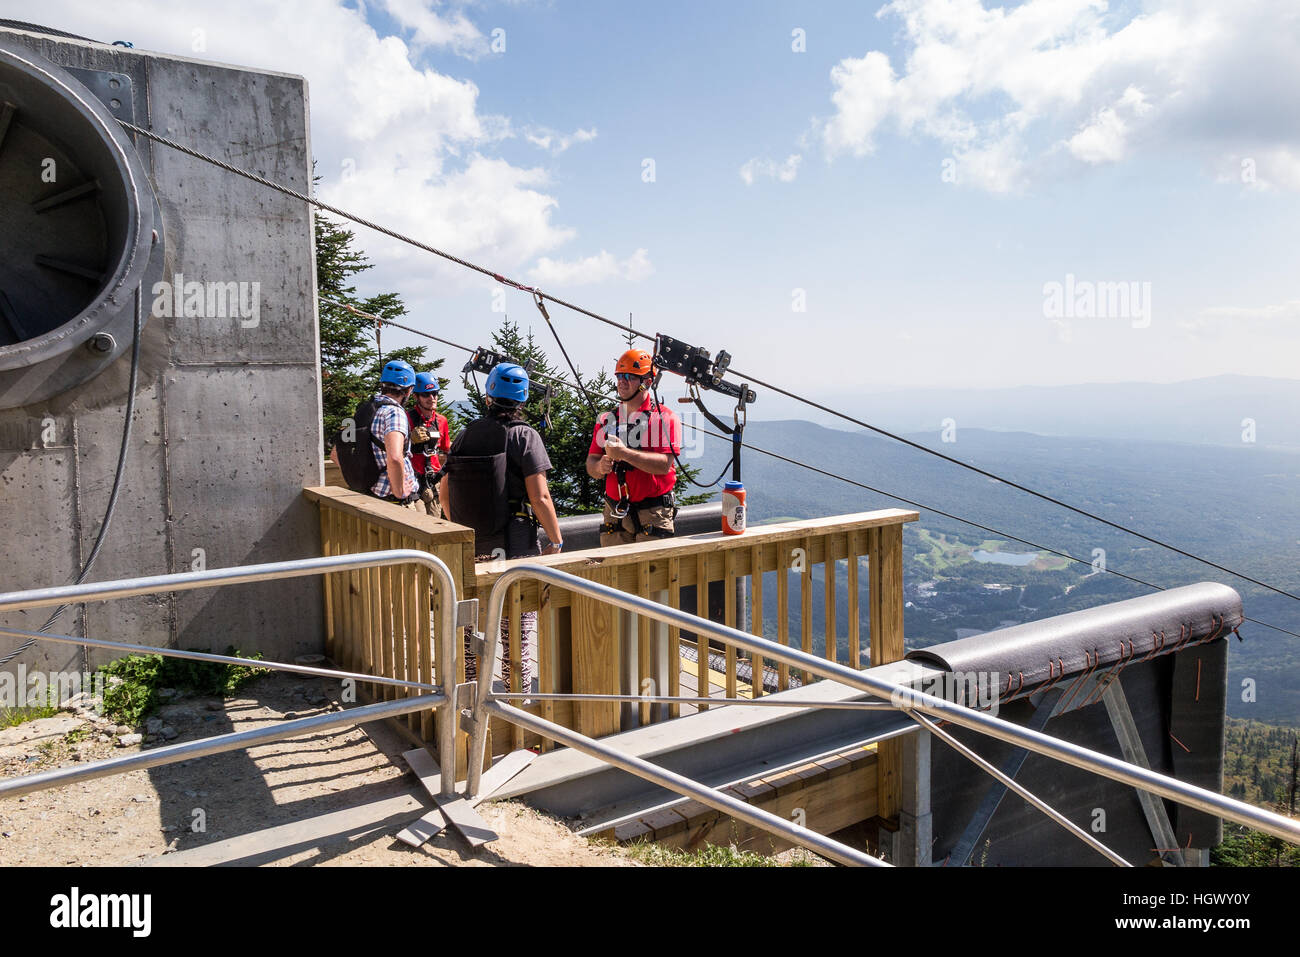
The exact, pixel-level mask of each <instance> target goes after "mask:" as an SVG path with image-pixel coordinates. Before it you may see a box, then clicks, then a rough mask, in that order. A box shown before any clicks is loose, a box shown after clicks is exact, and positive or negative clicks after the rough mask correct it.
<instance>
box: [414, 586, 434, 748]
mask: <svg viewBox="0 0 1300 957" xmlns="http://www.w3.org/2000/svg"><path fill="white" fill-rule="evenodd" d="M415 574H416V585H417V587H416V594H415V608H416V612H417V615H416V622H415V632H414V635H413V640H414V644H415V668H416V676H417V678H418V679H419V681H420V682H421V683H422V684H433V658H434V655H435V654H436V652H435V650H434V645H433V638H434V634H433V573H432V572H431V571H429V570H427V569H424V568H420V569H417V570H416V572H415ZM420 737H421V738H423V739H424V740H425V741H432V740H433V739H434V729H433V709H432V708H430V709H427V710H425V711H422V712H421V713H420Z"/></svg>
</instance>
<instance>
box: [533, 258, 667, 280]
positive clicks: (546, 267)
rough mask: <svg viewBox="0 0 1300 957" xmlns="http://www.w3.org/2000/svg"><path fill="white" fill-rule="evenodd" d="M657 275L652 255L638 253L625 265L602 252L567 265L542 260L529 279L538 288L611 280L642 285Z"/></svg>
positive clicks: (556, 261)
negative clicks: (642, 281) (640, 283)
mask: <svg viewBox="0 0 1300 957" xmlns="http://www.w3.org/2000/svg"><path fill="white" fill-rule="evenodd" d="M654 271H655V269H654V265H653V264H652V263H651V262H650V254H649V253H648V252H647V251H646V250H644V249H638V250H637V251H636V252H634V253H633V254H632V255H631V256H628V257H627V258H626V259H624V260H622V261H619V260H618V259H615V258H614V256H613V254H611V253H608V252H606V251H605V250H603V249H602V250H601V251H600V252H599V253H598V254H597V255H595V256H588V257H587V258H586V259H576V260H570V261H568V262H565V261H563V260H557V259H550V258H548V257H546V256H543V257H542V258H541V259H539V260H538V261H537V265H536V266H535V267H534V268H533V269H532V270H530V272H529V277H530V278H531V279H532V280H533V282H535V283H537V284H538V285H539V286H582V285H587V284H590V283H597V282H605V281H606V280H609V279H624V280H627V281H628V282H640V281H641V280H642V279H645V278H646V277H648V276H650V275H651V274H652V273H653V272H654Z"/></svg>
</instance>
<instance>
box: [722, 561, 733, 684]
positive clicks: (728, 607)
mask: <svg viewBox="0 0 1300 957" xmlns="http://www.w3.org/2000/svg"><path fill="white" fill-rule="evenodd" d="M722 567H723V574H722V582H723V584H722V592H723V596H722V608H723V613H722V621H723V624H725V625H726V626H727V627H729V628H735V627H736V552H735V551H734V550H732V549H728V551H727V553H726V556H725V559H724V561H723V566H722ZM726 656H727V657H726V661H727V663H726V669H727V683H726V689H727V697H728V698H734V697H736V646H735V645H733V644H732V643H731V642H727V644H726Z"/></svg>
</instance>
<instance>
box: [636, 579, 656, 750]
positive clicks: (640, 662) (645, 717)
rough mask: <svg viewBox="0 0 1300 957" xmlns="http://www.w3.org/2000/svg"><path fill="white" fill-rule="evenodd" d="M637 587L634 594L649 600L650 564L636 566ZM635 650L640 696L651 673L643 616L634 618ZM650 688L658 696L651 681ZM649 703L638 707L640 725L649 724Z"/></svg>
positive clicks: (647, 625) (647, 623) (647, 621)
mask: <svg viewBox="0 0 1300 957" xmlns="http://www.w3.org/2000/svg"><path fill="white" fill-rule="evenodd" d="M637 571H638V573H639V574H638V575H637V587H636V594H637V595H639V596H640V597H642V598H645V599H647V600H648V599H649V598H650V563H649V562H642V563H641V564H640V565H638V566H637ZM636 650H637V673H636V689H637V690H636V693H637V694H641V693H642V692H643V690H644V689H645V687H646V684H645V680H646V679H647V678H649V677H650V673H651V655H650V619H649V618H648V617H646V616H645V615H637V616H636ZM650 687H651V688H652V689H653V691H652V694H653V695H659V694H661V692H660V691H659V688H658V687H657V685H655V683H654V682H653V681H652V682H651V685H650ZM650 712H651V707H650V702H648V701H645V702H642V703H641V704H640V705H639V706H638V714H637V717H638V718H639V719H640V721H641V725H642V726H645V725H647V724H649V723H650Z"/></svg>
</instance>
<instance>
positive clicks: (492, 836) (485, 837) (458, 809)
mask: <svg viewBox="0 0 1300 957" xmlns="http://www.w3.org/2000/svg"><path fill="white" fill-rule="evenodd" d="M435 800H436V801H437V802H438V810H440V811H442V816H443V817H445V818H446V819H447V823H448V824H450V825H451V826H452V827H454V828H455V829H456V830H457V831H459V832H460V836H461V837H463V838H464V839H465V840H466V841H467V842H468V843H469V846H470V847H473V848H479V847H482V846H483V845H484V844H489V843H491V842H492V841H495V840H497V838H498V837H499V835H498V834H497V832H496V831H494V830H492V828H490V827H488V825H487V822H486V821H485V820H483V818H481V817H479V815H478V812H477V811H475V810H474V805H472V804H471V803H470V802H469V801H466V800H465V799H464V798H462V797H457V798H443V797H438V798H435Z"/></svg>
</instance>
